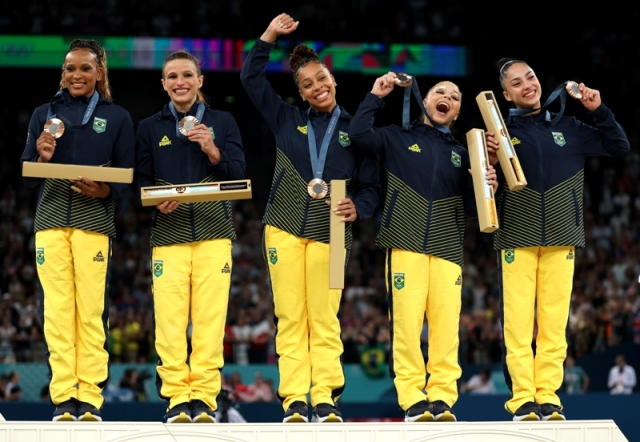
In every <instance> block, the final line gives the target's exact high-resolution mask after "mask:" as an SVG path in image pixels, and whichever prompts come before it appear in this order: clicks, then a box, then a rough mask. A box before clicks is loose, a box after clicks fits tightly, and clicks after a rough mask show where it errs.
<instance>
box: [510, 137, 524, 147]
mask: <svg viewBox="0 0 640 442" xmlns="http://www.w3.org/2000/svg"><path fill="white" fill-rule="evenodd" d="M521 142H522V141H520V140H519V139H518V137H513V138H511V144H513V145H514V146H515V145H517V144H520V143H521Z"/></svg>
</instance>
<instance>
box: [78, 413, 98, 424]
mask: <svg viewBox="0 0 640 442" xmlns="http://www.w3.org/2000/svg"><path fill="white" fill-rule="evenodd" d="M78 420H79V421H82V422H102V418H101V417H100V416H95V415H93V414H91V413H89V412H88V411H87V412H86V413H85V414H83V415H82V416H80V417H79V418H78Z"/></svg>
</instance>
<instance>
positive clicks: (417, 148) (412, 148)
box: [409, 144, 422, 153]
mask: <svg viewBox="0 0 640 442" xmlns="http://www.w3.org/2000/svg"><path fill="white" fill-rule="evenodd" d="M409 150H410V151H411V152H415V153H422V150H421V149H420V146H418V145H417V144H412V145H411V146H409Z"/></svg>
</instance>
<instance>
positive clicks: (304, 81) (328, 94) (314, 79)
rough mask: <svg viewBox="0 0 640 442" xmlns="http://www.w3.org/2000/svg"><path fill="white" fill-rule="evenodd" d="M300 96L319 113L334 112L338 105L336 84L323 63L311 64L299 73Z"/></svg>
mask: <svg viewBox="0 0 640 442" xmlns="http://www.w3.org/2000/svg"><path fill="white" fill-rule="evenodd" d="M297 80H298V90H299V92H300V96H301V97H302V98H303V99H305V100H306V101H308V102H309V105H310V106H311V107H312V108H313V109H314V110H316V111H317V112H332V111H333V108H334V107H335V105H336V82H335V79H334V78H333V75H331V74H330V73H329V70H328V69H327V68H326V67H325V66H324V65H323V64H321V63H314V62H311V63H309V64H307V65H306V66H304V67H302V68H300V70H299V71H298V76H297Z"/></svg>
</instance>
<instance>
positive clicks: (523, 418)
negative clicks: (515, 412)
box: [513, 411, 540, 422]
mask: <svg viewBox="0 0 640 442" xmlns="http://www.w3.org/2000/svg"><path fill="white" fill-rule="evenodd" d="M513 420H514V421H515V422H520V421H528V422H530V421H539V420H540V416H538V415H537V414H535V413H534V412H533V411H532V412H531V413H529V414H525V415H522V416H513Z"/></svg>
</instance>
